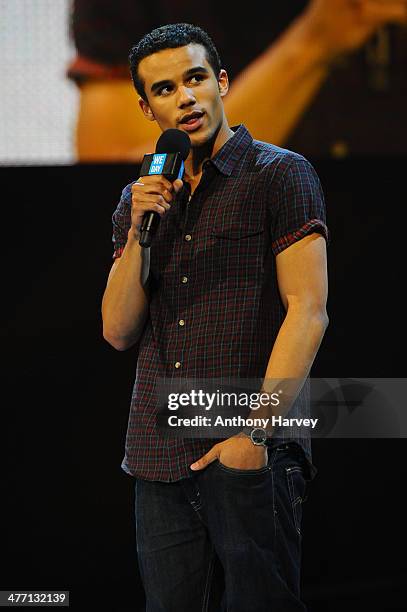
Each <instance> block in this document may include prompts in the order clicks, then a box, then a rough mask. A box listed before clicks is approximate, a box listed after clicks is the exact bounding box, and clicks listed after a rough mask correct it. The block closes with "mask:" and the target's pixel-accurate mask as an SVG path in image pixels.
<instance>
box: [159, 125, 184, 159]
mask: <svg viewBox="0 0 407 612" xmlns="http://www.w3.org/2000/svg"><path fill="white" fill-rule="evenodd" d="M190 149H191V139H190V138H189V136H188V134H187V133H186V132H184V131H182V130H177V129H175V128H170V129H168V130H165V132H163V133H162V134H161V136H160V138H159V139H158V140H157V145H156V147H155V152H156V153H179V154H180V155H181V157H182V159H183V160H184V161H185V160H186V158H187V157H188V155H189V151H190Z"/></svg>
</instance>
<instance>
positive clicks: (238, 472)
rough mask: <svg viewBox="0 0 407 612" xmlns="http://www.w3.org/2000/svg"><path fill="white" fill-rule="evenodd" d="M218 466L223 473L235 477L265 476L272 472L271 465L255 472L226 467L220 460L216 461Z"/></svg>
mask: <svg viewBox="0 0 407 612" xmlns="http://www.w3.org/2000/svg"><path fill="white" fill-rule="evenodd" d="M216 466H217V467H218V468H219V469H221V470H222V471H223V472H226V473H228V474H233V475H234V476H256V475H257V474H264V473H266V472H269V471H270V466H269V465H265V466H263V467H261V468H257V469H255V470H241V469H238V468H233V467H229V466H227V465H224V464H223V463H221V462H220V461H219V459H218V460H217V461H216Z"/></svg>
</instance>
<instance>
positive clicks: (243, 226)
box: [113, 125, 328, 481]
mask: <svg viewBox="0 0 407 612" xmlns="http://www.w3.org/2000/svg"><path fill="white" fill-rule="evenodd" d="M234 130H235V134H234V136H233V137H232V138H230V139H229V140H228V141H227V142H226V143H225V144H224V146H223V147H222V148H221V149H220V150H219V151H218V153H217V154H216V155H215V156H214V157H213V158H212V159H211V160H208V161H206V162H205V164H204V168H203V174H202V178H201V181H200V183H199V185H198V187H197V189H196V190H195V192H194V194H193V196H192V198H191V199H190V201H188V200H189V195H190V185H189V184H188V183H187V182H184V187H183V189H182V190H181V191H180V192H179V193H178V194H177V196H176V198H175V200H174V201H173V205H172V206H171V209H170V210H169V211H167V212H166V214H165V215H164V216H163V217H162V219H161V221H160V224H159V228H158V231H157V234H156V236H155V238H154V240H153V243H152V246H151V247H150V277H149V283H150V288H151V297H150V305H149V306H150V311H149V317H148V319H147V323H146V326H145V328H144V331H143V334H142V337H141V340H140V345H139V353H138V362H137V372H136V380H135V384H134V388H133V393H132V397H131V407H130V416H129V423H128V430H127V439H126V453H125V457H124V460H123V463H122V468H123V469H124V471H126V472H127V473H128V474H131V475H133V476H138V477H141V478H145V479H147V480H161V481H174V480H179V479H181V478H184V477H187V476H190V475H191V474H192V472H191V470H190V468H189V466H190V464H191V463H193V462H194V461H195V460H197V459H198V458H199V457H200V456H201V455H203V454H205V453H206V452H207V451H208V450H209V449H210V448H211V447H212V446H213V444H214V443H215V442H216V441H217V440H214V439H210V440H209V439H186V438H176V437H169V436H162V434H161V433H160V431H158V429H157V427H156V417H157V405H158V402H157V394H156V383H157V381H158V379H159V378H164V377H165V378H167V379H173V378H197V379H199V378H221V377H222V378H223V377H234V378H246V379H248V378H263V377H264V375H265V372H266V369H267V364H268V361H269V358H270V354H271V351H272V348H273V344H274V341H275V339H276V337H277V334H278V331H279V329H280V326H281V324H282V322H283V320H284V318H285V315H286V311H285V310H284V307H283V304H282V301H281V298H280V295H279V290H278V284H277V275H276V260H275V257H276V255H277V254H278V253H280V252H281V251H283V250H284V249H285V248H287V247H288V246H290V245H291V244H292V243H294V242H295V241H297V240H300V239H301V238H303V237H304V236H306V235H307V234H310V233H312V232H319V233H321V234H322V235H323V236H324V237H325V238H326V239H328V230H327V227H326V225H325V207H324V198H323V193H322V189H321V185H320V182H319V179H318V177H317V175H316V173H315V170H314V169H313V167H312V166H311V164H310V163H309V162H308V161H307V160H306V159H305V158H304V157H303V156H301V155H299V154H297V153H294V152H292V151H288V150H286V149H282V148H279V147H277V146H274V145H271V144H267V143H264V142H260V141H256V140H253V138H252V137H251V135H250V134H249V132H248V131H247V129H246V128H245V127H244V126H243V125H241V126H239V127H238V128H234ZM131 185H132V183H131V184H130V185H127V187H125V188H124V190H123V192H122V196H121V199H120V202H119V204H118V206H117V209H116V211H115V212H114V214H113V242H114V246H115V250H114V255H113V257H120V255H121V254H122V252H123V249H124V247H125V244H126V240H127V232H128V230H129V228H130V223H131V215H130V213H131ZM308 391H309V389H308V387H307V384H305V385H304V388H303V390H302V391H301V393H300V395H299V396H298V398H297V400H296V402H295V404H294V406H293V407H292V408H291V410H290V414H289V416H290V417H298V416H300V417H303V418H306V417H309V399H308ZM279 429H281V428H279ZM287 439H289V440H293V441H294V442H296V443H297V444H298V445H299V446H300V447H301V448H302V450H303V451H304V453H305V454H304V455H303V456H304V457H305V458H306V460H307V462H306V463H307V465H308V467H309V468H310V471H311V477H312V476H313V475H314V474H315V471H316V470H315V468H314V466H313V465H312V462H311V441H310V438H309V437H308V438H304V434H303V433H302V434H301V437H300V436H299V435H298V436H296V435H295V432H293V430H292V429H291V430H290V435H289V438H287V434H286V433H285V432H284V431H282V432H280V431H277V430H276V431H275V435H274V436H273V437H272V438H271V439H270V440H269V443H270V444H271V445H274V444H277V443H281V440H287Z"/></svg>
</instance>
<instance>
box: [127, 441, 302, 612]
mask: <svg viewBox="0 0 407 612" xmlns="http://www.w3.org/2000/svg"><path fill="white" fill-rule="evenodd" d="M305 476H306V474H305V472H304V467H303V460H302V451H301V449H300V448H299V447H298V446H297V445H295V444H294V445H291V444H282V445H281V446H279V447H277V448H274V449H269V451H268V464H267V466H266V467H264V468H261V469H258V470H237V469H234V468H229V467H226V466H224V465H222V464H221V463H220V462H219V461H214V462H213V463H211V464H210V465H209V466H208V467H207V468H205V469H204V470H202V471H200V472H197V473H195V474H194V475H193V476H192V477H191V478H185V479H183V480H180V481H177V482H170V483H167V482H156V481H146V480H141V479H138V478H137V479H136V537H137V554H138V562H139V569H140V575H141V578H142V581H143V586H144V590H145V594H146V611H147V612H183V611H185V612H207V611H208V612H209V611H213V612H215V611H217V612H219V611H220V610H222V611H227V612H266V611H267V612H294V611H295V612H297V611H298V612H300V611H301V612H304V611H305V610H306V607H305V605H304V604H303V603H302V602H301V600H300V566H301V513H302V509H301V504H302V502H303V500H304V498H305V492H306V488H307V484H308V482H307V480H306V478H305Z"/></svg>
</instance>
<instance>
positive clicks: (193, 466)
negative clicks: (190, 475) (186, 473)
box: [189, 463, 199, 470]
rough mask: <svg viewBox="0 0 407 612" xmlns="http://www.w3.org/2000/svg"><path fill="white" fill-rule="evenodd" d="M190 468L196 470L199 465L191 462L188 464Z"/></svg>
mask: <svg viewBox="0 0 407 612" xmlns="http://www.w3.org/2000/svg"><path fill="white" fill-rule="evenodd" d="M189 467H190V468H191V470H196V469H198V467H199V464H198V463H193V464H192V465H190V466H189Z"/></svg>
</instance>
